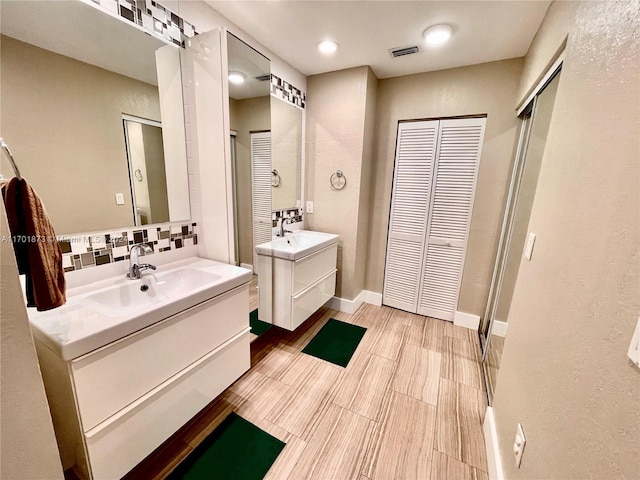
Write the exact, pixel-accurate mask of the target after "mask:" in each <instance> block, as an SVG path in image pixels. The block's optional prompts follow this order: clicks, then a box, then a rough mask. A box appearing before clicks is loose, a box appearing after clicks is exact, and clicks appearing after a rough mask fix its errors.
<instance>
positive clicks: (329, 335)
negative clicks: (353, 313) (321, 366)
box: [302, 318, 367, 367]
mask: <svg viewBox="0 0 640 480" xmlns="http://www.w3.org/2000/svg"><path fill="white" fill-rule="evenodd" d="M366 331H367V329H366V328H364V327H359V326H358V325H352V324H350V323H345V322H341V321H339V320H336V319H335V318H330V319H329V321H328V322H327V323H326V324H325V326H324V327H322V328H321V329H320V331H319V332H318V333H316V336H315V337H313V338H312V339H311V341H310V342H309V343H308V344H307V346H306V347H304V350H302V352H303V353H306V354H308V355H313V356H314V357H318V358H321V359H322V360H326V361H327V362H331V363H335V364H336V365H340V366H341V367H346V366H347V365H349V360H351V357H352V356H353V353H354V352H355V351H356V348H358V344H359V343H360V340H362V337H363V336H364V334H365V332H366Z"/></svg>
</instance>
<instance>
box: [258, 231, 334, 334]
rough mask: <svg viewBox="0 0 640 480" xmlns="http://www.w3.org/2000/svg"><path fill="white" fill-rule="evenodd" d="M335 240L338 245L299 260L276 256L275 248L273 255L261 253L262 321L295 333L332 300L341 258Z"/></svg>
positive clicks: (260, 307)
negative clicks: (338, 260) (338, 258)
mask: <svg viewBox="0 0 640 480" xmlns="http://www.w3.org/2000/svg"><path fill="white" fill-rule="evenodd" d="M294 237H295V236H294ZM334 237H335V241H334V243H332V244H330V245H328V246H325V247H323V248H321V249H319V250H317V251H314V252H313V253H310V254H308V255H306V256H303V257H301V258H298V259H287V258H281V257H279V256H276V251H275V248H272V250H271V253H273V255H263V254H260V250H258V253H259V254H258V261H259V262H260V264H259V268H260V275H259V276H258V286H259V292H260V299H259V302H260V304H259V309H258V311H259V312H260V320H263V321H265V322H268V323H273V324H274V325H277V326H279V327H282V328H284V329H287V330H295V329H296V328H297V327H298V326H300V324H302V323H303V322H304V321H305V320H306V319H308V318H309V317H310V316H311V315H313V313H314V312H315V311H316V310H318V308H320V307H321V306H322V305H324V304H325V303H327V301H329V300H331V298H332V297H333V295H334V294H335V288H336V273H337V268H336V262H337V256H338V237H337V236H334ZM272 243H273V242H272ZM290 256H293V255H290Z"/></svg>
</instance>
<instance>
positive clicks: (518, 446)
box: [513, 423, 527, 468]
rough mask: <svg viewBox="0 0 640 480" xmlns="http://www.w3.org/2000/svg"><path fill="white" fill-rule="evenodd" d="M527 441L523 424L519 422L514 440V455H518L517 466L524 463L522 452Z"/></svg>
mask: <svg viewBox="0 0 640 480" xmlns="http://www.w3.org/2000/svg"><path fill="white" fill-rule="evenodd" d="M526 443H527V439H526V438H525V437H524V430H522V424H520V423H519V424H518V429H517V430H516V439H515V441H514V442H513V455H514V456H515V457H516V468H520V463H522V453H523V452H524V446H525V444H526Z"/></svg>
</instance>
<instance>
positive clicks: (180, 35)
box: [92, 0, 198, 48]
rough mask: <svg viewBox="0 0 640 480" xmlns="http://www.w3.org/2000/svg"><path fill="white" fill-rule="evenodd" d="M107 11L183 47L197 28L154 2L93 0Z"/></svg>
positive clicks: (146, 0)
mask: <svg viewBox="0 0 640 480" xmlns="http://www.w3.org/2000/svg"><path fill="white" fill-rule="evenodd" d="M92 1H93V2H94V3H97V4H98V5H100V6H101V7H102V8H104V9H105V10H108V11H110V12H113V13H115V14H116V15H119V16H120V17H122V18H124V19H126V20H129V21H130V22H131V23H135V24H136V25H139V26H140V27H142V28H144V29H145V30H148V31H149V32H151V33H153V34H154V35H156V36H159V37H162V38H164V39H165V40H167V41H169V42H173V43H174V44H176V45H178V46H180V47H183V48H184V44H185V40H186V39H187V38H191V37H193V36H194V35H197V34H198V32H197V31H196V28H195V27H194V26H193V25H192V24H190V23H189V22H187V21H186V20H184V19H182V18H181V17H179V16H178V15H176V14H175V13H173V12H172V11H171V10H169V9H168V8H165V7H163V6H162V5H160V4H159V3H157V2H155V1H154V0H92Z"/></svg>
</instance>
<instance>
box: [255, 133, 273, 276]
mask: <svg viewBox="0 0 640 480" xmlns="http://www.w3.org/2000/svg"><path fill="white" fill-rule="evenodd" d="M251 185H252V187H253V188H252V192H253V193H252V196H253V198H252V207H253V272H254V273H258V254H257V253H256V245H260V244H261V243H264V242H270V241H271V236H272V229H273V221H272V219H271V132H260V133H252V134H251Z"/></svg>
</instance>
